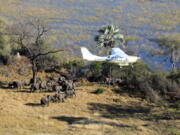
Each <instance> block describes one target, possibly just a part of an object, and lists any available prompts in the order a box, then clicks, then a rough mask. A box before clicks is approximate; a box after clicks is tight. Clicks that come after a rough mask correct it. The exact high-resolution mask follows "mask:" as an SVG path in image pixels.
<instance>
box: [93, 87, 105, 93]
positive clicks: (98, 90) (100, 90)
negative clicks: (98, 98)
mask: <svg viewBox="0 0 180 135" xmlns="http://www.w3.org/2000/svg"><path fill="white" fill-rule="evenodd" d="M104 91H105V89H104V88H97V90H95V91H94V92H93V93H94V94H102V93H104Z"/></svg>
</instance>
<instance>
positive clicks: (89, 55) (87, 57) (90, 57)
mask: <svg viewBox="0 0 180 135" xmlns="http://www.w3.org/2000/svg"><path fill="white" fill-rule="evenodd" d="M81 53H82V57H83V59H85V60H88V61H105V60H106V59H107V57H100V56H96V55H93V54H92V53H91V52H90V51H89V50H88V49H87V48H85V47H81Z"/></svg>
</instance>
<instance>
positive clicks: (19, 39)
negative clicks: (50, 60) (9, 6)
mask: <svg viewBox="0 0 180 135" xmlns="http://www.w3.org/2000/svg"><path fill="white" fill-rule="evenodd" d="M49 30H50V28H49V26H48V25H47V24H46V23H44V22H43V21H42V20H40V19H32V20H28V21H24V22H19V23H17V24H13V25H11V26H10V27H8V31H9V33H10V34H11V35H12V37H13V38H12V39H13V40H12V41H13V42H14V43H16V44H17V45H19V46H20V47H21V49H23V51H24V52H25V56H26V57H27V58H28V59H29V60H30V62H31V64H32V80H33V84H36V75H37V63H38V58H39V57H40V56H46V55H48V54H51V53H57V52H60V51H63V50H54V49H52V48H51V49H50V48H47V47H44V46H43V44H44V42H45V41H46V39H47V33H48V32H49Z"/></svg>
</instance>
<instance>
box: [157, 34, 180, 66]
mask: <svg viewBox="0 0 180 135" xmlns="http://www.w3.org/2000/svg"><path fill="white" fill-rule="evenodd" d="M155 41H156V42H157V43H158V44H159V46H160V47H162V48H163V49H164V54H165V55H168V56H169V57H170V62H171V65H172V69H176V63H177V62H178V61H179V60H180V34H170V35H165V36H164V37H161V38H159V39H156V40H155Z"/></svg>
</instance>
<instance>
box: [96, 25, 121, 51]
mask: <svg viewBox="0 0 180 135" xmlns="http://www.w3.org/2000/svg"><path fill="white" fill-rule="evenodd" d="M98 32H99V35H97V36H96V37H95V41H96V42H97V46H98V47H105V48H109V47H110V48H113V47H115V46H117V45H118V41H119V42H121V43H122V46H123V47H124V35H122V34H120V33H119V32H120V29H119V28H117V27H116V26H114V25H108V26H105V27H103V28H101V29H100V30H99V31H98Z"/></svg>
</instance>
